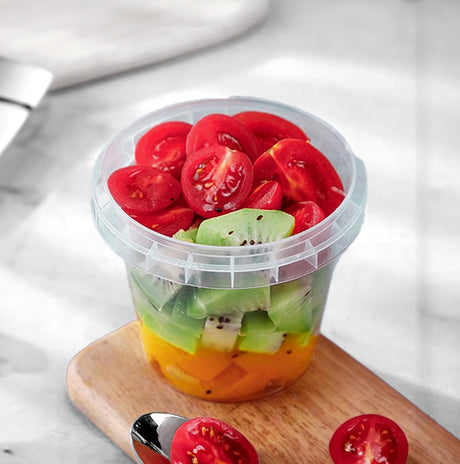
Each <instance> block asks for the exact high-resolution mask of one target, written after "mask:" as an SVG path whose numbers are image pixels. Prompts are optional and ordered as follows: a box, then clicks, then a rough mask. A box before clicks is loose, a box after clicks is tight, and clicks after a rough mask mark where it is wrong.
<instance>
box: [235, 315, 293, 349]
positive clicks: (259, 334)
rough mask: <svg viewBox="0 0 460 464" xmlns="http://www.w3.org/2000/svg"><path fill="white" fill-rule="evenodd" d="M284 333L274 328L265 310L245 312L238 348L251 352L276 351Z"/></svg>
mask: <svg viewBox="0 0 460 464" xmlns="http://www.w3.org/2000/svg"><path fill="white" fill-rule="evenodd" d="M285 335H286V334H285V333H284V332H280V331H279V330H278V329H277V328H276V326H275V324H274V323H273V321H272V320H271V319H270V317H269V316H268V314H267V312H266V311H255V312H252V313H247V314H245V315H244V319H243V324H242V326H241V330H240V337H239V339H238V348H239V349H240V350H241V351H251V352H253V353H276V352H277V351H278V349H279V347H280V346H281V344H282V343H283V340H284V337H285Z"/></svg>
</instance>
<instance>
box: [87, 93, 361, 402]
mask: <svg viewBox="0 0 460 464" xmlns="http://www.w3.org/2000/svg"><path fill="white" fill-rule="evenodd" d="M249 110H251V111H264V112H268V113H273V114H276V115H278V116H281V117H283V118H285V119H288V120H289V121H291V122H293V123H294V124H297V125H298V126H299V127H300V128H301V129H303V130H304V132H305V133H306V134H308V136H309V137H310V139H311V143H312V144H313V145H314V146H315V147H316V148H317V149H318V150H320V151H321V152H322V153H323V154H324V155H325V156H327V158H328V159H329V160H330V161H331V163H332V164H333V166H334V167H335V169H336V170H337V172H338V174H339V176H340V178H341V180H342V183H343V186H344V190H345V192H346V196H345V198H344V200H343V201H342V203H341V204H340V206H339V207H338V208H337V209H336V210H335V211H334V212H333V213H332V214H330V215H329V216H328V217H327V218H326V219H324V220H323V221H322V222H320V223H319V224H317V225H316V226H314V227H312V228H311V229H308V230H306V231H304V232H302V233H299V234H297V235H293V236H290V237H288V238H284V239H282V240H278V241H274V242H270V243H265V244H257V245H251V246H245V247H235V246H231V247H222V246H209V245H200V244H196V243H189V242H185V241H181V240H177V239H174V238H171V237H168V236H164V235H161V234H158V233H156V232H154V231H152V230H150V229H147V228H146V227H144V226H142V225H141V224H139V223H137V222H136V221H135V220H133V219H132V218H130V217H129V216H128V215H127V214H126V213H125V212H124V211H123V210H122V209H121V208H120V207H119V206H118V204H117V203H115V201H114V199H113V198H112V196H111V194H110V192H109V190H108V188H107V179H108V177H109V176H110V174H111V173H112V172H113V171H114V170H116V169H118V168H120V167H123V166H127V165H130V164H133V163H134V148H135V145H136V143H137V141H138V140H139V138H140V137H141V136H142V135H143V134H144V133H145V132H146V131H147V130H148V129H150V128H151V127H153V126H154V125H156V124H158V123H161V122H165V121H172V120H180V121H185V122H189V123H191V124H193V123H195V122H197V121H198V120H199V119H201V118H202V117H203V116H205V115H207V114H210V113H223V114H228V115H232V114H235V113H238V112H242V111H249ZM91 202H92V213H93V217H94V221H95V224H96V227H97V229H98V230H99V232H100V234H101V236H102V237H103V239H104V240H105V241H106V242H107V244H108V245H109V246H110V247H111V248H112V250H113V251H114V252H115V253H117V254H118V255H119V256H121V258H123V260H124V261H125V263H126V269H127V275H128V280H129V284H130V288H131V291H132V297H133V302H134V308H135V312H136V315H137V318H138V319H139V321H140V324H139V327H140V333H141V339H142V343H143V348H144V352H145V356H146V362H148V363H149V364H150V365H151V366H152V368H153V369H155V370H156V371H157V372H158V374H159V375H160V376H162V377H163V378H164V379H165V380H166V381H167V382H168V383H169V384H170V385H172V386H173V387H174V388H176V389H177V390H179V391H181V392H184V393H186V394H189V395H191V396H194V397H198V398H202V399H205V400H210V401H225V402H230V401H245V400H250V399H254V398H259V397H263V396H266V395H269V394H272V393H274V392H277V391H280V390H282V389H283V388H285V387H287V386H288V385H290V384H291V383H292V382H294V381H295V380H296V379H297V378H299V377H300V376H301V375H302V374H303V373H304V371H305V370H306V369H307V367H308V366H309V364H310V363H311V361H312V358H313V354H314V349H315V343H316V340H317V338H318V334H319V330H320V323H321V319H322V315H323V311H324V307H325V304H326V298H327V294H328V289H329V284H330V281H331V276H332V272H333V269H334V266H335V264H336V263H337V261H338V259H339V257H340V256H341V255H342V253H343V252H344V251H345V250H346V249H347V247H348V246H349V245H350V244H351V243H352V242H353V240H354V239H355V238H356V236H357V235H358V233H359V231H360V228H361V225H362V222H363V217H364V209H365V202H366V174H365V168H364V165H363V163H362V161H361V160H359V159H358V158H357V157H356V156H355V155H354V154H353V152H352V150H351V149H350V147H349V146H348V144H347V142H346V141H345V140H344V139H343V137H342V136H341V135H340V134H339V133H338V132H337V131H336V130H335V129H334V128H333V127H331V126H330V125H328V124H327V123H325V122H323V121H322V120H320V119H318V118H317V117H315V116H313V115H311V114H308V113H306V112H304V111H301V110H299V109H296V108H293V107H290V106H286V105H283V104H279V103H276V102H271V101H267V100H261V99H255V98H246V97H233V98H226V99H209V100H198V101H190V102H184V103H179V104H175V105H172V106H168V107H166V108H164V109H160V110H158V111H154V112H152V113H150V114H148V115H146V116H145V117H143V118H141V119H140V120H138V121H136V122H134V123H133V124H132V125H130V126H129V127H128V128H126V129H125V130H124V131H122V132H121V133H120V134H119V135H118V136H117V137H115V139H114V140H113V141H112V142H111V143H110V144H109V145H108V146H107V147H106V148H105V149H104V150H103V152H102V153H101V154H100V156H99V158H98V161H97V163H96V165H95V168H94V172H93V179H92V200H91Z"/></svg>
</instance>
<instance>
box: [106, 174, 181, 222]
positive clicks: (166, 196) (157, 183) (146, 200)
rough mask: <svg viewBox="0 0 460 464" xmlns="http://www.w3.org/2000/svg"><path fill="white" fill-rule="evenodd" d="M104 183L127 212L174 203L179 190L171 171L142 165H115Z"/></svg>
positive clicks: (139, 211)
mask: <svg viewBox="0 0 460 464" xmlns="http://www.w3.org/2000/svg"><path fill="white" fill-rule="evenodd" d="M107 185H108V187H109V190H110V193H111V194H112V196H113V198H114V199H115V201H116V202H117V203H118V204H119V205H120V206H121V207H122V208H123V209H124V210H125V211H126V212H127V213H128V214H131V213H134V214H149V213H153V212H154V211H158V210H160V209H163V208H166V207H167V206H169V205H171V204H172V203H174V202H175V201H176V200H177V199H178V198H179V196H180V194H181V186H180V183H179V181H178V180H177V179H175V178H174V177H173V176H172V175H171V174H168V173H167V172H164V171H160V170H159V169H156V168H152V167H151V166H145V165H133V166H126V167H124V168H120V169H117V170H116V171H114V172H113V173H112V174H111V175H110V177H109V178H108V180H107Z"/></svg>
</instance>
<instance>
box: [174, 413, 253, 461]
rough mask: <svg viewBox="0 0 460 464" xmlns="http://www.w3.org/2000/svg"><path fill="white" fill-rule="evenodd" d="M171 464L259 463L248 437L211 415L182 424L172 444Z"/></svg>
mask: <svg viewBox="0 0 460 464" xmlns="http://www.w3.org/2000/svg"><path fill="white" fill-rule="evenodd" d="M170 459H171V464H258V462H259V458H258V456H257V452H256V450H255V449H254V447H253V446H252V444H251V443H250V442H249V440H248V439H247V438H246V437H245V436H244V435H243V434H242V433H241V432H239V431H238V430H236V429H235V428H234V427H232V426H231V425H229V424H227V423H225V422H222V421H220V420H218V419H213V418H210V417H196V418H194V419H191V420H189V421H187V422H185V423H184V424H182V425H181V426H180V427H179V428H178V429H177V431H176V433H175V434H174V437H173V440H172V443H171V456H170Z"/></svg>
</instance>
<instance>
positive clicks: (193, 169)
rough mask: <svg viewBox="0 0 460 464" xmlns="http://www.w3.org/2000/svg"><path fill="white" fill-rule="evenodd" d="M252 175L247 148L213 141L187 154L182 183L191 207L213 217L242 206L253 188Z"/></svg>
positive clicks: (199, 212)
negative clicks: (228, 146) (239, 149)
mask: <svg viewBox="0 0 460 464" xmlns="http://www.w3.org/2000/svg"><path fill="white" fill-rule="evenodd" d="M252 179H253V170H252V164H251V161H250V159H249V158H248V157H247V156H246V155H245V154H244V153H243V152H241V151H236V150H231V149H230V148H227V147H224V146H220V145H213V146H210V147H207V148H203V149H201V150H199V151H196V152H194V153H192V154H191V155H190V156H189V157H188V158H187V161H186V162H185V164H184V167H183V168H182V176H181V184H182V191H183V194H184V197H185V199H186V200H187V203H188V204H189V205H190V207H191V208H192V209H193V210H194V211H195V212H196V213H197V214H198V215H200V216H202V217H204V218H210V217H215V216H219V215H222V214H225V213H229V212H230V211H234V210H236V209H238V208H239V207H240V206H241V205H242V204H243V201H244V200H245V199H246V197H247V196H248V194H249V191H250V190H251V186H252Z"/></svg>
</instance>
